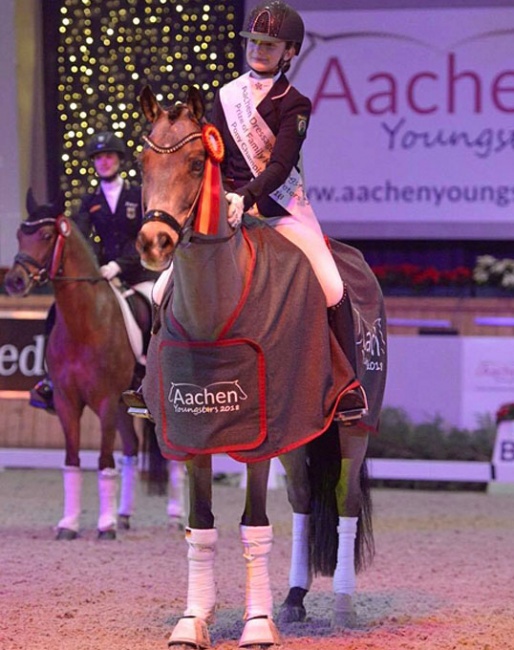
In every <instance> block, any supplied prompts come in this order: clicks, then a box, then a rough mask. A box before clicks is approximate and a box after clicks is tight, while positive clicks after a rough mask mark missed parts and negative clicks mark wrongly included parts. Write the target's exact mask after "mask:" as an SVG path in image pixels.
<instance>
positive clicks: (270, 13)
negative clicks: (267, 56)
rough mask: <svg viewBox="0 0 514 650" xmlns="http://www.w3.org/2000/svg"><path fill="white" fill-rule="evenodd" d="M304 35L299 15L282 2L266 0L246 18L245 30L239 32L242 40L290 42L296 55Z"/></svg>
mask: <svg viewBox="0 0 514 650" xmlns="http://www.w3.org/2000/svg"><path fill="white" fill-rule="evenodd" d="M304 34H305V27H304V25H303V20H302V19H301V17H300V14H299V13H298V12H297V11H296V10H295V9H293V8H292V7H290V6H289V5H287V4H286V3H285V2H282V0H268V2H261V3H260V4H258V5H257V6H256V7H255V9H252V11H251V12H250V15H249V16H248V21H247V23H246V29H245V30H243V31H242V32H239V35H240V36H243V37H244V38H255V39H258V40H260V41H268V42H269V43H277V42H278V41H286V42H292V43H294V45H295V50H296V54H299V53H300V48H301V47H302V42H303V37H304Z"/></svg>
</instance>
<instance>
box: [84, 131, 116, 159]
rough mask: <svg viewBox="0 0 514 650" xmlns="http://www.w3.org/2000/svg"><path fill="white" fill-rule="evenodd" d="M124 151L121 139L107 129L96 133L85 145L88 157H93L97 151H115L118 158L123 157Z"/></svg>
mask: <svg viewBox="0 0 514 650" xmlns="http://www.w3.org/2000/svg"><path fill="white" fill-rule="evenodd" d="M125 151H126V149H125V143H124V142H123V140H120V138H118V137H117V136H115V135H114V133H110V132H109V131H104V132H102V133H96V134H95V135H94V136H93V137H92V138H91V140H90V141H89V142H88V143H87V145H86V154H87V156H88V157H89V158H93V157H94V156H96V155H97V154H99V153H117V154H118V155H119V156H120V158H124V157H125Z"/></svg>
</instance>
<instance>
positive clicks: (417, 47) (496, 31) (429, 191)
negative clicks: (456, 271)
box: [289, 7, 514, 239]
mask: <svg viewBox="0 0 514 650" xmlns="http://www.w3.org/2000/svg"><path fill="white" fill-rule="evenodd" d="M302 16H303V18H304V21H305V24H306V28H307V36H306V40H305V42H304V45H303V47H302V51H301V53H300V56H299V57H298V59H297V60H296V63H295V66H294V68H293V69H292V71H291V72H290V74H289V77H290V79H291V82H292V83H293V84H294V85H295V86H296V87H297V88H298V89H299V90H300V91H302V92H303V93H304V94H306V95H307V96H308V97H310V99H311V100H312V103H313V112H312V116H311V121H310V125H309V129H308V133H307V140H306V143H305V145H304V167H305V176H306V187H307V193H308V196H309V199H310V200H311V202H312V204H313V207H314V209H315V211H316V214H317V216H318V218H319V220H320V221H321V223H322V226H323V229H324V230H325V232H327V233H328V234H331V235H334V236H337V237H360V238H366V239H368V238H381V237H398V238H403V237H405V238H417V237H432V238H445V237H448V238H490V239H492V238H502V237H510V238H513V237H514V226H513V225H512V223H513V219H512V211H513V205H514V176H513V173H512V170H513V167H514V155H513V154H514V119H513V117H514V8H506V7H505V8H499V7H496V8H494V7H493V8H469V7H466V8H462V9H456V8H452V9H418V10H405V9H389V10H387V11H381V10H378V11H305V12H302Z"/></svg>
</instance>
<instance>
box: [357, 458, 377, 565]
mask: <svg viewBox="0 0 514 650" xmlns="http://www.w3.org/2000/svg"><path fill="white" fill-rule="evenodd" d="M359 482H360V491H361V509H360V513H359V519H358V521H357V537H356V539H355V572H356V573H358V572H359V571H362V570H364V569H366V568H367V567H368V566H369V565H370V564H371V563H372V561H373V558H374V557H375V539H374V536H373V517H372V515H373V504H372V501H371V483H370V479H369V473H368V464H367V463H366V461H365V460H364V462H363V463H362V465H361V468H360V474H359Z"/></svg>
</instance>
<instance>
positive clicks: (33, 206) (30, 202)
mask: <svg viewBox="0 0 514 650" xmlns="http://www.w3.org/2000/svg"><path fill="white" fill-rule="evenodd" d="M25 207H26V208H27V213H28V214H34V212H35V211H36V210H37V209H38V207H39V206H38V204H37V202H36V199H35V198H34V194H33V192H32V188H31V187H29V189H28V190H27V198H26V201H25Z"/></svg>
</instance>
